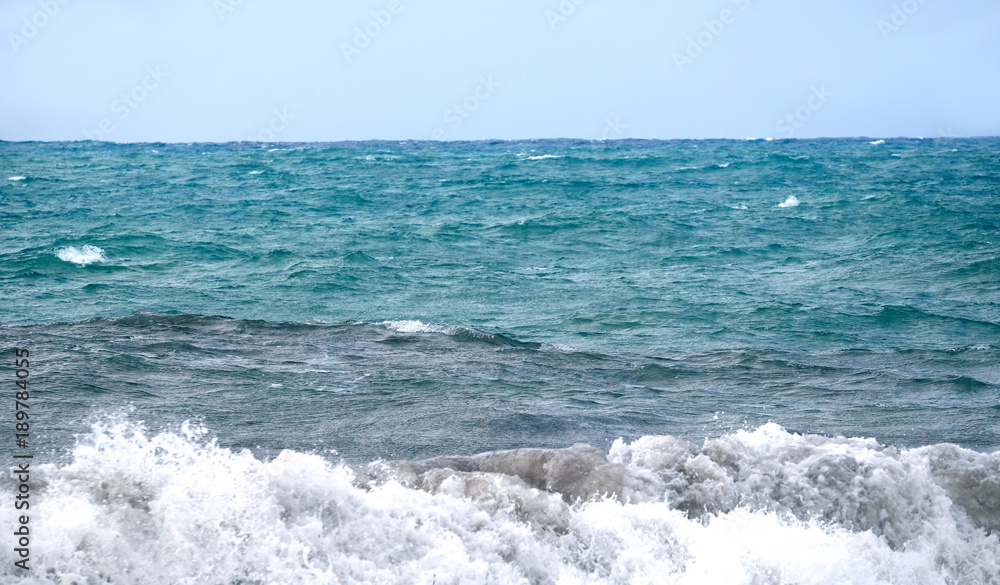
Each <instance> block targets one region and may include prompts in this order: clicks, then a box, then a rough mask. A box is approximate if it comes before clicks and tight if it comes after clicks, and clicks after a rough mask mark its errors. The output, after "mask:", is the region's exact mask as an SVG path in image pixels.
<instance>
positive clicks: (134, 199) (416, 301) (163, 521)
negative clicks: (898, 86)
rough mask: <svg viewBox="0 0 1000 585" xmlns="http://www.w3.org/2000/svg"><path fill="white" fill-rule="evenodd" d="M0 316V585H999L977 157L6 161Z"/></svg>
mask: <svg viewBox="0 0 1000 585" xmlns="http://www.w3.org/2000/svg"><path fill="white" fill-rule="evenodd" d="M0 303H2V304H0V355H2V356H3V357H2V361H0V384H2V385H3V386H2V387H4V388H5V390H4V391H3V392H2V394H0V396H2V400H0V403H2V404H0V459H2V463H3V466H4V470H5V473H3V475H2V478H0V529H2V533H3V535H4V536H3V537H2V538H0V582H2V583H4V584H5V585H6V584H11V585H33V584H43V583H44V584H60V585H96V584H108V585H125V584H140V585H146V584H149V585H185V584H190V585H202V584H204V585H265V584H267V585H270V584H275V585H286V584H328V583H329V584H355V583H370V584H397V583H399V584H415V585H416V584H420V585H446V584H454V585H459V584H479V583H482V584H552V585H569V584H647V583H648V584H652V583H657V584H661V583H662V584H740V585H778V584H788V585H791V584H797V585H806V584H897V585H924V584H927V585H930V584H935V585H939V584H963V585H972V584H997V583H1000V139H998V138H961V139H960V138H937V139H888V138H887V139H881V140H876V139H874V138H854V139H818V140H676V141H649V140H613V141H581V140H540V141H480V142H425V141H402V142H400V141H391V142H390V141H370V142H338V143H305V144H298V143H275V144H263V143H249V142H244V143H226V144H207V143H201V144H199V143H194V144H162V143H142V144H116V143H102V142H92V141H84V142H0ZM21 382H23V384H19V383H21ZM22 398H23V400H22ZM18 402H21V404H20V405H18V404H17V403H18ZM17 425H22V426H17ZM18 433H20V434H18ZM25 462H27V465H29V467H28V469H30V473H25V472H24V471H23V469H24V468H23V467H19V466H23V465H25ZM19 474H20V475H19ZM19 496H25V497H24V498H21V499H18V497H19ZM22 501H23V502H26V503H30V508H26V509H22V508H18V507H17V506H16V505H17V504H18V503H20V502H22ZM23 517H26V518H27V522H25V520H24V518H23ZM22 526H26V527H27V528H26V530H28V531H29V533H30V534H29V535H27V536H24V532H23V531H22V532H17V531H21V530H22V528H21V527H22ZM18 534H21V536H19V535H18ZM12 535H13V536H12ZM22 537H23V538H24V539H25V540H21V539H22ZM24 559H28V561H27V562H26V563H22V565H16V564H15V563H17V562H19V561H22V560H24ZM23 565H27V567H28V568H27V570H26V569H25V567H24V566H23Z"/></svg>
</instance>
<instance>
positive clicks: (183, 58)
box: [0, 0, 1000, 142]
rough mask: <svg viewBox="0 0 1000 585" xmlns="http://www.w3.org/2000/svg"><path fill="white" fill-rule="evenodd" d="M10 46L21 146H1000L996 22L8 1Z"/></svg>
mask: <svg viewBox="0 0 1000 585" xmlns="http://www.w3.org/2000/svg"><path fill="white" fill-rule="evenodd" d="M577 2H579V4H577ZM379 21H381V22H379ZM365 29H367V30H368V32H369V33H374V34H372V35H368V34H364V31H365ZM359 31H360V32H361V33H362V34H359ZM0 32H2V33H3V35H4V38H3V46H0V79H2V80H3V85H2V88H0V139H4V140H80V139H85V138H87V137H92V138H103V139H105V140H114V141H119V142H131V141H165V142H188V141H213V142H214V141H219V142H221V141H229V140H249V139H261V140H265V141H275V140H277V141H314V140H323V141H326V140H359V139H432V138H444V139H462V140H466V139H486V138H500V139H518V138H557V137H572V138H749V137H759V138H763V137H775V138H778V137H786V136H791V137H801V138H806V137H815V136H872V137H890V136H924V137H937V136H942V135H954V136H974V135H998V134H1000V107H998V104H1000V2H997V1H996V0H947V1H946V0H923V2H920V0H906V1H900V0H829V1H812V2H809V1H803V0H710V1H704V2H694V1H690V0H661V1H651V0H632V1H627V0H620V1H617V2H613V1H611V0H584V1H581V0H535V1H529V0H502V1H501V0H496V1H479V2H477V1H472V2H470V1H468V0H466V1H457V0H456V1H453V0H438V1H434V0H420V1H417V0H372V1H356V2H336V1H330V0H325V1H321V0H292V1H286V2H280V3H279V2H275V1H266V0H242V1H241V0H159V1H153V2H139V1H135V0H130V1H126V0H118V1H114V0H33V1H28V0H4V1H3V2H2V4H0Z"/></svg>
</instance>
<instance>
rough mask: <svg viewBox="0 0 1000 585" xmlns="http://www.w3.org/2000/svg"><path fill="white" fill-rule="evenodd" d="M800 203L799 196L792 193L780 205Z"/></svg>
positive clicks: (790, 205) (791, 205)
mask: <svg viewBox="0 0 1000 585" xmlns="http://www.w3.org/2000/svg"><path fill="white" fill-rule="evenodd" d="M798 205H799V198H798V197H796V196H795V195H790V196H789V197H788V199H785V201H784V202H782V203H779V204H778V207H797V206H798Z"/></svg>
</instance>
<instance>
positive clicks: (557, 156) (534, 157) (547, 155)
mask: <svg viewBox="0 0 1000 585" xmlns="http://www.w3.org/2000/svg"><path fill="white" fill-rule="evenodd" d="M546 158H562V156H560V155H558V154H540V155H538V156H529V157H528V160H543V159H546Z"/></svg>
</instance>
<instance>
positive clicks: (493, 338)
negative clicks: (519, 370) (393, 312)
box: [376, 320, 542, 349]
mask: <svg viewBox="0 0 1000 585" xmlns="http://www.w3.org/2000/svg"><path fill="white" fill-rule="evenodd" d="M376 325H380V326H382V327H385V328H386V329H390V330H392V331H396V332H398V333H440V334H443V335H447V336H449V337H452V338H454V339H457V340H460V341H480V342H485V343H489V344H492V345H503V346H508V347H518V348H522V349H539V348H541V346H542V344H540V343H535V342H531V341H519V340H517V339H514V338H512V337H507V336H506V335H501V334H499V333H488V332H486V331H480V330H479V329H473V328H472V327H458V326H455V325H437V324H434V323H424V322H422V321H411V320H404V321H382V322H381V323H376Z"/></svg>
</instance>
